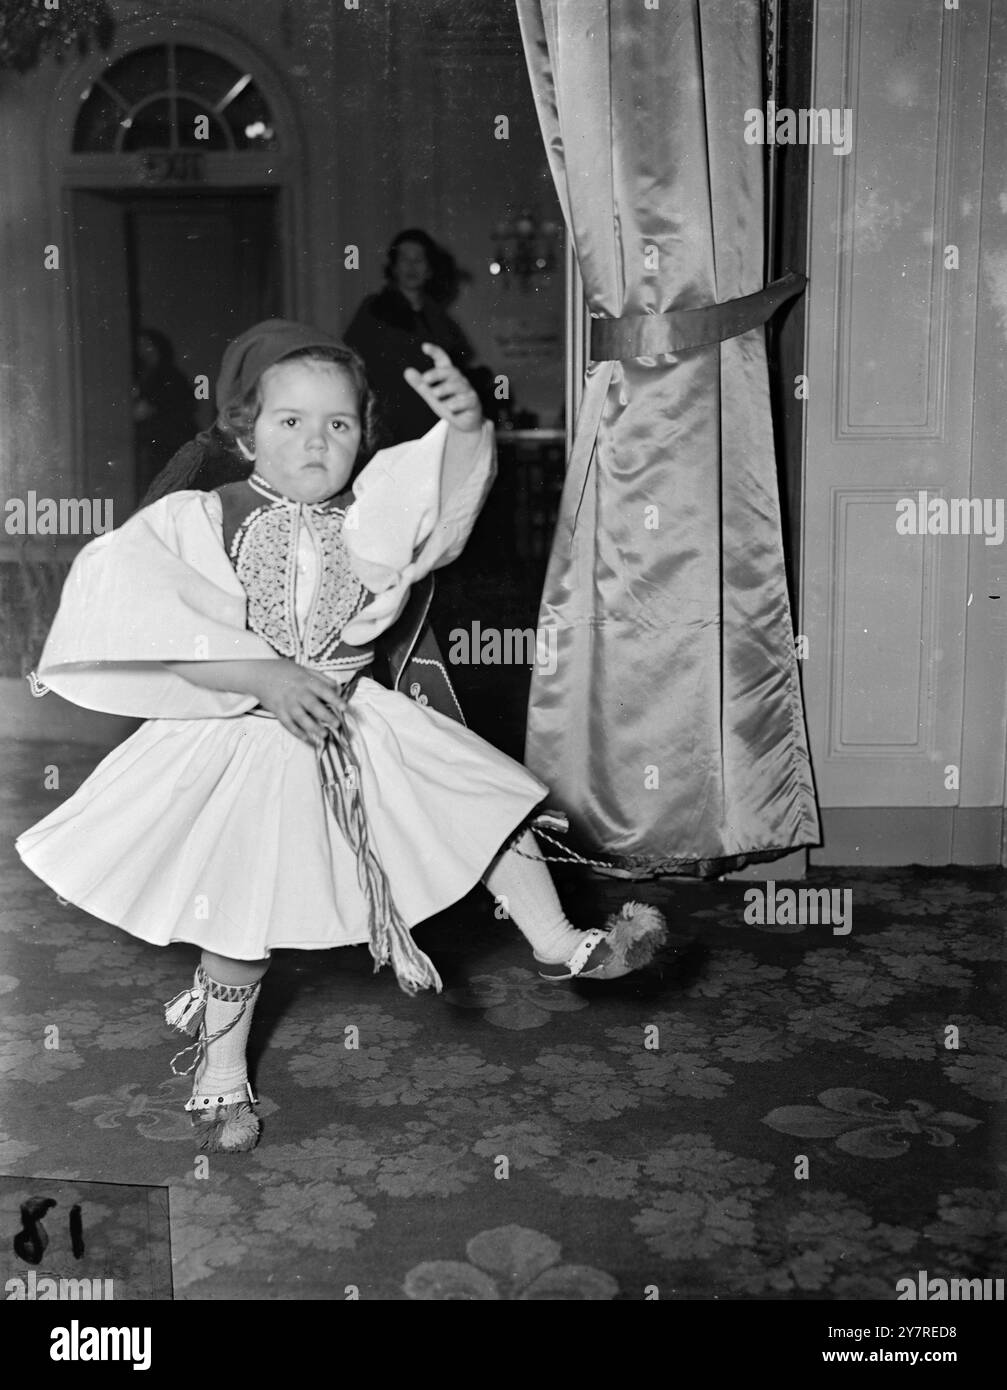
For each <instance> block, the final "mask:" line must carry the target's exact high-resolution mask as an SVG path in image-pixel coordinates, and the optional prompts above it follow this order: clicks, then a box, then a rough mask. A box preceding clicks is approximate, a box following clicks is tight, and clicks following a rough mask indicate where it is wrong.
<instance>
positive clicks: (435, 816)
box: [17, 320, 664, 1151]
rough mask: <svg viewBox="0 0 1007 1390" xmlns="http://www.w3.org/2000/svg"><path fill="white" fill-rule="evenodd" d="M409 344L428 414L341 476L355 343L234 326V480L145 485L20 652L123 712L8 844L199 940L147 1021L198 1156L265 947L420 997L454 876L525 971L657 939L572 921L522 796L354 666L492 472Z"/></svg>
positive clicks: (345, 465)
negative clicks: (58, 795)
mask: <svg viewBox="0 0 1007 1390" xmlns="http://www.w3.org/2000/svg"><path fill="white" fill-rule="evenodd" d="M429 355H430V356H431V357H432V358H433V360H434V366H433V367H432V368H430V369H429V370H428V371H426V372H425V373H422V374H421V373H419V372H418V371H415V370H413V369H411V370H410V374H409V380H410V382H411V384H412V385H413V386H414V387H415V388H416V389H417V390H418V391H419V392H420V393H421V394H423V396H424V398H425V399H426V400H427V401H428V402H429V403H430V404H431V406H432V407H433V409H434V410H435V411H436V412H437V413H438V414H439V415H440V416H441V417H442V419H441V420H440V422H439V423H438V424H437V425H436V426H435V427H434V428H433V429H431V430H430V432H429V433H428V434H426V435H425V436H424V437H423V438H422V439H419V440H415V441H413V442H411V443H408V444H400V445H397V446H396V447H395V448H392V449H387V450H384V451H382V452H381V453H379V454H377V455H376V456H375V457H374V458H373V459H372V460H371V462H370V463H369V464H367V465H366V466H365V467H364V468H363V470H362V471H361V472H360V473H359V475H358V476H357V477H356V479H355V481H354V482H353V485H352V488H351V486H350V483H351V478H352V476H353V473H354V466H355V463H356V461H357V458H358V454H359V453H360V452H361V449H362V448H363V449H364V450H365V451H366V446H367V434H368V430H369V409H368V408H369V396H368V390H367V384H366V380H365V378H364V373H363V367H362V364H361V363H360V360H359V359H358V358H357V357H356V356H355V354H353V353H352V352H351V351H350V350H349V349H348V348H346V347H345V346H344V345H343V344H341V343H340V342H338V340H336V339H334V338H332V337H330V336H329V335H328V334H326V333H324V332H321V331H320V330H318V329H315V328H311V327H308V326H306V325H302V324H296V323H291V322H287V321H284V320H270V321H268V322H266V323H263V324H259V325H257V326H256V327H255V328H252V329H250V330H249V331H248V332H247V333H245V334H243V335H242V336H241V337H240V338H238V339H236V340H235V342H233V343H232V344H231V345H230V346H229V347H228V349H227V351H226V353H225V355H224V360H223V364H222V367H221V375H220V380H219V383H218V388H217V404H218V409H219V420H218V424H219V425H220V427H221V428H222V429H223V430H225V432H227V433H228V434H229V436H230V437H231V438H232V439H233V440H234V443H235V450H236V453H237V452H240V455H241V456H243V457H244V458H245V459H246V460H248V461H249V463H250V465H251V472H250V476H248V478H247V479H245V480H242V481H237V482H230V483H227V484H226V485H224V486H222V487H220V488H219V489H217V490H216V491H213V492H205V493H204V492H201V491H196V490H183V491H179V492H175V493H171V494H169V495H167V496H164V497H162V498H161V499H160V500H158V501H156V502H154V503H152V504H150V505H149V506H147V507H144V508H143V509H142V510H141V511H139V512H137V513H136V514H135V515H134V516H133V517H131V518H130V519H129V520H128V521H127V522H126V523H125V524H124V525H123V526H122V527H120V528H119V529H118V530H115V531H113V532H110V533H107V534H105V535H103V536H100V537H98V538H96V539H95V540H94V541H92V542H90V543H89V544H88V545H86V546H85V547H84V549H83V550H82V551H81V552H80V554H79V556H78V557H77V559H76V561H75V563H74V565H73V567H72V569H71V572H70V575H69V577H68V579H67V582H66V586H65V588H64V592H63V596H62V600H61V604H60V608H59V612H58V614H57V616H56V619H55V622H54V624H53V627H52V631H51V632H50V634H49V638H48V641H47V643H46V647H45V650H44V652H43V655H42V659H41V661H40V664H39V675H40V676H41V678H42V680H43V681H44V682H45V683H46V685H47V686H48V687H50V688H51V689H53V690H55V691H56V692H57V693H58V694H60V695H62V696H64V697H65V698H67V699H69V700H73V701H75V702H76V703H78V704H81V705H84V706H86V707H87V708H90V709H99V710H106V711H109V712H112V713H117V714H125V715H133V716H139V717H142V718H144V719H145V720H146V722H145V723H144V724H143V725H142V726H141V727H140V729H139V730H138V731H137V732H136V733H135V734H133V735H132V737H130V738H128V739H127V740H126V741H125V742H124V743H123V744H121V745H120V746H119V747H118V748H116V749H115V750H114V751H113V752H112V753H111V754H109V756H108V757H107V758H105V760H104V761H103V762H102V763H101V764H100V765H99V766H98V768H97V769H96V770H95V771H94V773H93V774H92V775H91V777H90V778H88V780H87V781H86V782H85V783H84V785H83V786H82V787H81V788H80V789H79V790H78V791H77V792H76V793H75V795H74V796H72V797H70V798H69V800H67V801H66V802H65V803H64V804H63V805H62V806H60V807H59V808H58V809H57V810H56V811H54V812H53V813H52V814H51V815H49V816H47V817H46V819H45V820H43V821H41V822H40V823H39V824H38V825H36V826H34V827H33V828H32V829H31V830H28V831H27V832H25V834H23V835H22V836H21V837H20V839H19V840H18V842H17V848H18V851H19V853H20V854H21V857H22V859H23V860H24V862H25V863H26V864H27V865H28V867H29V868H31V869H32V870H33V871H34V872H35V873H37V874H38V875H39V876H40V877H41V878H42V879H44V880H45V882H46V883H48V884H49V885H50V886H51V887H52V888H53V889H54V890H55V891H56V892H57V893H58V894H59V895H60V896H61V897H63V898H66V899H67V900H69V901H70V902H73V903H75V904H76V905H78V906H79V907H81V908H84V909H85V910H86V911H88V912H90V913H92V914H94V915H95V916H97V917H100V918H102V919H104V920H105V921H108V922H112V923H114V924H115V925H117V926H119V927H121V928H123V929H124V930H125V931H128V932H130V933H131V934H132V935H134V936H137V937H140V938H141V939H142V940H144V941H148V942H152V943H155V944H158V945H167V944H168V943H170V942H174V941H185V942H191V943H193V944H195V945H197V946H199V947H201V948H202V959H201V963H200V965H199V967H198V968H197V971H196V977H195V980H194V983H193V987H192V989H191V990H187V991H184V992H183V993H182V994H181V995H179V996H178V997H177V998H176V999H175V1000H173V1001H172V1002H171V1004H170V1005H169V1006H168V1015H167V1017H168V1021H169V1022H170V1023H172V1024H173V1025H174V1026H177V1027H179V1028H181V1029H183V1030H185V1031H189V1032H190V1033H193V1034H195V1033H197V1032H198V1041H197V1042H196V1044H195V1045H194V1046H193V1048H191V1049H189V1048H187V1049H186V1050H185V1051H186V1052H189V1051H193V1052H195V1054H196V1055H195V1059H194V1060H193V1061H192V1062H191V1064H190V1066H189V1067H187V1068H186V1069H185V1072H186V1074H187V1073H188V1072H189V1071H194V1072H195V1075H194V1086H193V1093H192V1096H191V1098H190V1099H189V1100H188V1102H187V1103H186V1107H185V1108H186V1110H188V1111H190V1113H191V1115H192V1121H193V1124H194V1126H195V1127H196V1129H197V1131H198V1135H199V1141H200V1146H201V1147H203V1148H206V1149H209V1150H226V1151H237V1150H247V1149H250V1148H252V1147H254V1145H255V1143H256V1142H257V1139H258V1134H259V1121H258V1118H257V1116H256V1115H255V1113H254V1111H253V1109H252V1107H253V1106H254V1105H255V1104H256V1101H255V1097H254V1096H253V1094H252V1091H251V1087H250V1086H249V1084H248V1077H247V1071H246V1065H245V1044H246V1039H247V1037H248V1032H249V1027H250V1025H251V1021H252V1011H253V1008H254V1005H255V1001H256V999H257V996H258V992H259V989H260V981H261V978H262V976H263V974H264V973H265V971H266V969H267V967H268V964H269V955H270V952H271V951H272V950H273V949H274V948H275V947H298V948H301V949H314V948H319V947H332V946H343V945H350V944H354V943H359V942H367V943H369V946H370V950H371V954H372V956H373V957H374V960H375V969H377V968H379V967H380V966H381V965H382V964H385V963H386V962H390V963H391V964H392V966H393V968H394V970H395V972H396V975H397V977H398V980H399V983H400V984H401V985H402V987H403V988H404V989H405V990H407V991H408V992H409V993H414V992H415V991H416V990H417V989H420V988H426V987H431V986H432V987H434V988H436V989H439V988H440V980H439V978H438V975H437V972H436V970H435V969H434V967H433V964H432V963H431V962H430V960H429V959H428V958H427V957H426V956H425V955H424V953H423V952H422V951H421V950H420V949H419V948H418V946H417V945H416V944H415V942H414V941H413V939H412V936H411V928H413V927H415V926H416V925H417V924H418V923H420V922H422V921H424V920H425V919H426V918H428V917H431V916H433V915H434V914H435V913H438V912H440V911H442V910H443V909H445V908H447V907H449V906H450V905H451V904H452V903H454V902H457V901H458V900H459V899H460V898H461V897H463V896H464V895H465V894H466V893H467V892H468V891H469V890H470V889H471V888H472V887H473V886H474V885H475V884H476V883H477V882H479V881H480V880H482V881H483V882H484V883H485V884H486V885H487V887H488V888H489V890H490V892H491V893H493V894H494V895H496V896H497V897H498V898H501V899H505V900H506V903H507V908H508V913H509V915H510V917H511V918H512V920H513V921H514V922H515V923H516V925H517V926H518V927H519V929H520V930H521V932H522V933H523V934H524V936H525V937H526V939H527V940H528V941H529V943H530V945H531V947H532V950H533V953H534V956H535V959H536V960H537V961H539V962H540V963H541V964H542V971H541V972H540V973H542V974H544V975H545V976H546V977H547V978H555V979H570V978H572V977H574V976H581V977H585V978H596V979H598V978H600V979H612V978H615V977H617V976H620V975H624V974H626V973H627V972H628V971H629V970H631V969H635V968H637V967H638V966H639V965H642V964H645V963H647V961H649V960H650V959H651V958H652V956H653V954H654V952H655V950H656V949H657V948H658V946H659V945H660V943H661V941H662V939H663V934H664V927H663V920H662V919H661V916H660V914H659V913H657V912H656V911H655V910H653V909H649V908H641V907H639V906H638V905H635V904H627V905H626V907H625V908H624V909H623V914H622V915H621V916H619V917H614V918H612V919H610V921H609V924H608V927H607V928H606V929H605V930H600V929H595V930H592V931H587V932H584V931H579V930H577V929H576V928H574V927H573V926H571V924H570V923H569V922H568V921H567V919H566V917H565V916H564V913H563V909H562V907H561V905H560V903H559V900H558V898H557V896H556V892H555V889H554V887H553V883H552V879H551V877H550V874H549V871H548V868H547V867H546V864H545V863H544V862H543V861H542V859H541V858H540V856H539V854H538V851H537V845H536V842H535V839H534V837H533V834H532V832H531V831H530V829H528V828H527V826H526V822H527V820H528V818H529V815H530V813H531V812H532V811H533V809H534V808H535V807H536V806H537V805H538V804H539V803H540V802H541V800H542V798H543V797H544V796H545V795H546V790H547V789H546V787H544V786H543V784H542V783H541V782H539V781H538V779H537V778H535V777H533V776H532V775H531V774H530V773H529V772H528V771H527V770H526V769H525V768H523V767H522V766H520V764H518V763H516V762H514V761H513V760H512V759H510V758H508V757H506V756H505V755H504V754H502V753H500V752H498V751H497V750H496V749H494V748H492V747H491V746H490V745H489V744H487V743H485V742H484V741H483V740H482V739H480V738H479V737H478V736H477V735H475V734H474V733H472V732H471V731H470V730H469V729H466V728H464V727H463V726H462V725H460V724H459V723H457V722H455V721H453V720H451V719H448V718H446V717H445V716H443V715H442V714H439V713H437V712H436V711H434V710H433V709H430V708H428V707H426V706H424V705H423V704H420V703H418V702H416V701H414V700H411V699H409V698H408V696H406V695H405V694H403V693H401V692H399V691H396V690H389V689H386V688H385V687H384V686H382V685H380V684H378V683H377V682H376V681H375V680H373V679H371V678H370V676H369V675H368V670H369V668H370V667H371V664H372V660H373V653H374V643H375V640H376V638H378V636H379V635H380V634H381V633H382V632H384V631H386V630H387V629H388V628H389V626H390V625H391V624H393V623H394V622H395V620H396V619H397V617H398V616H399V614H400V613H401V611H402V609H403V607H404V605H405V603H406V600H407V598H408V595H409V591H410V587H411V585H413V584H415V583H416V582H417V581H419V580H421V579H422V578H423V577H424V576H425V575H426V574H428V573H429V571H430V570H432V569H433V568H435V567H437V566H439V565H444V564H447V563H449V562H450V561H451V560H453V559H455V558H456V557H457V555H458V554H459V553H460V551H461V549H462V547H463V545H464V543H465V540H466V538H467V536H468V534H469V531H470V530H471V527H472V524H473V522H474V520H475V517H476V515H477V513H478V511H479V508H480V507H481V505H482V503H483V501H484V499H485V497H486V494H487V491H488V489H489V486H490V484H491V482H492V478H493V473H494V448H493V434H492V429H491V427H490V426H489V425H488V424H486V423H484V422H483V420H482V413H481V410H480V407H479V403H478V400H477V398H476V396H475V393H474V392H473V391H472V390H471V388H470V387H469V385H468V383H467V382H466V381H465V379H464V377H462V375H461V374H460V373H459V372H458V371H457V370H456V369H455V368H454V367H453V366H452V364H451V362H450V360H449V358H448V357H447V354H446V353H444V352H443V350H442V349H440V348H436V347H431V348H430V349H429ZM508 842H510V843H509V845H508ZM505 845H508V847H506V848H503V849H502V848H501V846H505ZM182 1055H183V1054H179V1057H181V1056H182ZM174 1060H177V1058H176V1059H174ZM173 1070H175V1066H174V1061H173Z"/></svg>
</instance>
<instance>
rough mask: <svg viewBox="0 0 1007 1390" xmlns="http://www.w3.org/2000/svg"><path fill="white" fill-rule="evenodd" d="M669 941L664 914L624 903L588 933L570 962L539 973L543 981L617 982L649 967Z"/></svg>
mask: <svg viewBox="0 0 1007 1390" xmlns="http://www.w3.org/2000/svg"><path fill="white" fill-rule="evenodd" d="M667 938H668V927H667V923H666V922H665V920H664V914H663V913H662V912H659V911H658V909H657V908H656V907H651V906H650V905H649V904H647V903H635V902H628V903H623V905H622V909H621V911H619V912H613V913H612V915H611V916H610V917H609V919H608V921H607V922H606V923H605V926H604V927H593V928H592V929H591V930H590V931H586V932H585V933H584V935H583V939H582V940H581V941H580V942H579V943H578V945H577V949H576V950H575V951H574V953H573V955H571V956H570V957H569V959H568V960H565V961H562V962H560V963H559V964H558V965H554V966H551V967H550V968H549V969H548V970H540V971H539V972H538V973H539V975H540V976H541V977H542V979H543V980H557V981H559V980H574V979H578V980H618V979H621V978H622V976H623V975H629V974H631V973H632V972H633V971H634V970H641V969H642V968H643V967H644V966H646V965H649V964H650V963H651V961H652V960H653V959H654V957H655V956H656V955H657V953H658V951H659V950H660V949H661V947H662V946H663V945H664V943H665V941H666V940H667Z"/></svg>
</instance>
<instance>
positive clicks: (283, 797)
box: [17, 677, 547, 960]
mask: <svg viewBox="0 0 1007 1390" xmlns="http://www.w3.org/2000/svg"><path fill="white" fill-rule="evenodd" d="M346 724H347V728H348V731H349V737H350V739H351V741H352V747H353V751H354V754H355V756H356V759H357V762H358V764H359V768H360V789H361V794H362V799H363V806H364V812H365V815H366V819H367V825H368V831H369V835H370V840H371V844H372V847H373V849H374V851H375V853H376V854H377V856H378V858H379V860H380V862H381V864H382V867H383V869H384V872H385V875H386V878H387V880H388V885H389V888H390V890H391V894H392V898H393V900H394V903H395V905H396V907H397V908H398V911H399V912H400V914H401V916H402V918H403V920H404V921H405V923H406V925H407V926H409V927H410V928H411V927H414V926H416V925H417V924H418V923H420V922H422V921H424V920H426V919H427V918H428V917H431V916H433V915H434V914H435V913H437V912H440V911H443V910H444V909H445V908H447V907H449V906H451V904H452V903H455V902H457V901H458V900H459V899H460V898H462V897H464V896H465V894H466V893H468V892H469V891H470V889H472V888H473V887H474V886H475V885H476V883H478V882H479V880H480V879H481V878H482V876H483V875H484V874H485V872H486V871H487V869H488V868H489V866H490V863H491V862H492V860H493V859H494V858H495V856H496V855H497V853H498V852H499V850H500V849H501V847H502V845H503V844H504V843H505V842H506V840H507V839H508V837H509V836H510V835H511V834H512V833H513V832H514V830H515V829H516V828H517V827H518V826H519V825H520V824H521V822H522V821H524V820H525V819H526V818H527V817H528V815H529V814H530V813H531V811H532V810H533V809H534V808H535V807H536V806H537V805H538V804H539V802H540V801H541V800H542V799H543V798H544V797H545V796H546V794H547V788H546V787H545V786H544V785H543V784H542V783H541V782H540V781H539V780H538V779H537V778H536V777H533V776H532V775H531V773H529V772H528V771H527V770H526V769H525V768H523V767H522V766H521V765H520V764H519V763H516V762H514V761H513V759H511V758H509V757H507V756H506V755H505V754H503V753H501V752H499V751H498V750H497V749H495V748H493V747H492V746H491V745H490V744H488V743H486V742H485V741H484V740H483V739H481V738H479V736H478V735H477V734H474V733H473V732H472V731H471V730H470V729H466V728H464V727H463V726H462V725H460V724H458V723H456V722H455V721H454V720H451V719H448V718H446V717H445V716H443V715H440V714H438V713H437V712H436V711H434V710H431V709H429V708H427V707H425V706H424V705H421V704H418V703H416V702H415V701H413V700H410V699H409V698H408V697H407V696H405V695H403V694H401V693H399V692H396V691H391V690H387V689H385V688H384V687H383V686H381V685H378V684H377V683H376V682H375V681H373V680H371V679H369V678H368V677H363V678H361V680H360V681H359V683H358V685H357V688H356V690H355V692H354V694H353V697H352V700H351V701H350V703H349V706H348V709H347V713H346ZM17 849H18V853H19V854H20V855H21V858H22V859H23V861H24V863H25V864H26V865H27V866H28V868H30V869H31V870H32V871H33V872H34V873H35V874H37V875H38V876H39V877H40V878H41V879H42V880H43V881H44V882H46V883H47V884H48V885H49V886H50V887H51V888H52V889H53V890H54V891H55V892H56V893H57V894H59V896H60V897H62V898H65V899H66V900H67V901H69V902H71V903H74V904H75V905H76V906H78V907H80V908H83V909H84V910H85V911H87V912H89V913H91V914H92V915H93V916H95V917H99V918H101V919H103V920H104V921H106V922H111V923H113V924H114V925H115V926H117V927H121V928H122V929H123V930H124V931H127V932H129V933H130V934H131V935H133V936H136V937H139V938H140V939H141V940H143V941H149V942H152V943H154V944H156V945H167V944H168V943H169V942H173V941H186V942H191V943H194V944H195V945H198V946H201V947H207V948H209V949H210V950H212V951H216V952H217V953H219V954H220V955H224V956H231V957H233V958H236V959H239V960H255V959H259V958H261V957H263V956H266V955H268V953H269V952H270V951H271V950H272V949H273V948H274V947H298V948H303V949H317V948H322V947H331V946H347V945H352V944H355V943H360V942H366V941H368V940H369V931H368V904H367V900H366V898H365V896H364V893H363V890H362V889H361V886H360V882H359V878H358V873H357V860H356V856H355V854H354V852H353V850H352V849H351V848H350V846H349V844H348V843H347V841H346V839H345V838H344V836H343V834H342V832H341V830H340V829H339V827H338V825H337V823H336V821H335V818H334V817H333V815H332V812H331V810H330V808H329V806H328V804H327V801H326V798H325V795H324V793H323V789H322V783H321V779H320V776H319V770H318V763H317V760H316V756H315V752H314V750H313V748H312V747H311V745H310V744H307V743H305V742H303V741H302V740H300V739H298V738H295V737H294V736H293V735H291V734H289V733H288V732H287V731H286V730H285V729H284V728H283V726H282V725H281V724H280V722H279V721H278V720H277V719H274V718H271V717H268V716H263V715H261V714H244V715H237V716H233V717H230V718H210V719H151V720H148V721H147V722H146V723H145V724H143V725H142V726H141V727H140V729H138V730H137V732H136V733H135V734H133V735H132V737H130V738H128V739H127V740H126V741H125V742H124V743H122V744H121V745H120V746H119V747H118V748H116V749H114V750H113V751H112V752H111V753H110V754H109V755H108V757H106V758H105V759H104V760H103V761H102V762H101V763H100V764H99V766H98V767H97V768H96V769H95V771H94V772H93V773H92V775H91V776H90V777H89V778H88V779H87V781H86V782H85V783H84V784H83V786H81V787H80V789H79V790H78V791H77V792H76V793H75V794H74V795H73V796H71V797H70V798H69V799H68V800H67V801H66V802H64V803H63V804H62V805H61V806H60V807H58V808H57V810H55V811H53V812H52V814H51V815H49V816H47V817H46V818H45V819H44V820H42V821H40V822H39V823H38V824H37V825H35V826H33V827H32V828H31V829H30V830H27V831H26V832H25V833H24V834H23V835H21V836H20V838H19V839H18V841H17Z"/></svg>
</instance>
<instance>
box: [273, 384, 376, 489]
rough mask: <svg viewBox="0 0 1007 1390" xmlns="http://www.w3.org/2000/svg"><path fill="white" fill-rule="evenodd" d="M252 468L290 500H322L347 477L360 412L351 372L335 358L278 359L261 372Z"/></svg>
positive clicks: (357, 444) (357, 442)
mask: <svg viewBox="0 0 1007 1390" xmlns="http://www.w3.org/2000/svg"><path fill="white" fill-rule="evenodd" d="M261 395H262V409H261V410H260V412H259V418H258V419H257V420H256V422H255V471H256V472H257V473H259V474H261V476H262V477H263V478H265V479H266V481H267V482H269V483H272V485H273V487H275V488H276V489H277V490H278V491H280V492H282V493H283V494H284V495H285V496H286V497H290V498H292V499H293V500H294V501H295V502H323V501H324V500H325V498H327V497H331V496H332V495H333V493H336V492H341V491H342V489H343V488H344V487H346V485H347V483H348V482H349V480H350V474H351V473H352V471H353V464H354V462H355V460H356V457H357V451H358V449H359V448H360V414H359V407H358V401H357V392H356V388H355V387H354V385H353V379H352V377H351V376H350V374H349V373H348V372H347V371H346V370H345V369H344V368H343V367H340V366H339V364H338V363H335V362H311V361H298V362H278V363H277V364H276V366H275V367H270V368H269V370H268V371H266V372H264V373H263V376H262V391H261Z"/></svg>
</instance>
